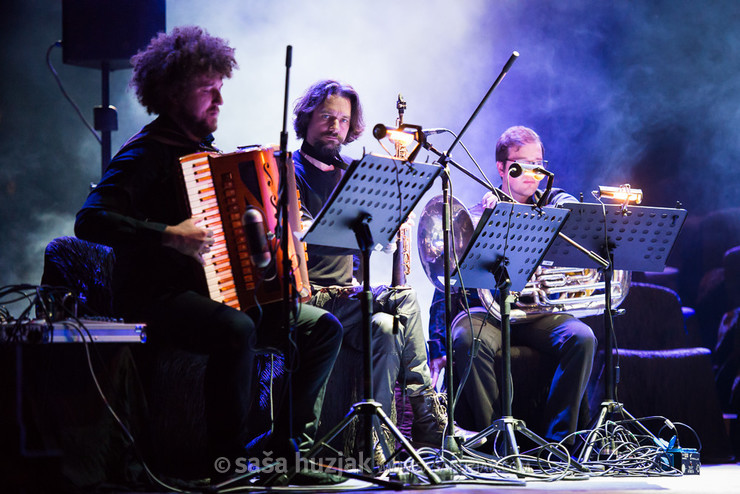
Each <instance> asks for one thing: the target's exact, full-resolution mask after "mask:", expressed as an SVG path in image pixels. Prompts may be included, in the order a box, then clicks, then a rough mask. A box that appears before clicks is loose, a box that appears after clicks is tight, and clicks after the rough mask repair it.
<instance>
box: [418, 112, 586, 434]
mask: <svg viewBox="0 0 740 494" xmlns="http://www.w3.org/2000/svg"><path fill="white" fill-rule="evenodd" d="M543 156H544V146H543V145H542V141H541V140H540V137H539V136H538V135H537V133H535V132H534V131H533V130H532V129H529V128H527V127H521V126H517V127H511V128H509V129H507V130H506V131H505V132H504V133H503V134H502V135H501V137H499V139H498V142H497V143H496V168H497V170H498V173H499V175H500V176H501V180H502V189H503V191H504V192H505V193H506V194H509V195H510V196H511V197H512V198H513V199H514V200H515V201H517V202H519V203H523V204H535V203H537V202H538V201H539V200H540V198H541V196H542V194H543V193H544V192H543V191H542V190H538V189H537V185H538V184H539V182H540V180H541V179H542V178H543V177H544V176H543V175H541V174H540V175H538V176H533V175H534V173H531V172H527V171H526V170H528V169H529V170H531V169H532V168H534V167H537V166H542V167H544V166H545V164H546V162H545V161H544V160H543ZM514 163H517V165H514V168H515V169H516V170H517V172H519V174H518V176H516V177H513V176H511V174H510V169H511V168H512V165H513V164H514ZM522 165H523V166H522ZM514 175H517V173H514ZM506 200H508V198H507V199H506ZM498 201H499V198H498V196H497V194H495V193H494V192H488V193H487V194H486V195H485V196H484V197H483V200H482V203H481V204H479V205H478V206H476V207H480V208H492V207H494V206H495V205H496V203H497V202H498ZM566 202H577V201H576V199H575V198H574V197H573V196H571V195H570V194H567V193H566V192H564V191H563V190H561V189H552V190H551V192H550V194H549V195H548V197H546V198H545V200H544V201H543V204H544V205H547V206H557V205H560V204H563V203H566ZM474 209H475V208H474ZM467 297H468V304H469V305H470V306H471V307H473V306H482V305H483V304H482V303H481V301H480V299H479V298H478V296H477V294H475V292H471V293H469V294H468V295H467ZM452 298H453V304H452V306H453V307H452V317H453V318H454V317H455V315H456V313H460V312H462V310H463V307H464V305H463V303H462V302H463V300H462V295H461V294H460V293H459V291H458V292H455V291H453V297H452ZM475 315H476V316H479V315H480V314H475ZM481 317H482V316H481ZM429 321H430V322H429V324H430V327H429V336H430V342H429V352H430V358H431V369H432V376H433V378H434V380H435V381H436V379H437V377H438V376H439V372H440V370H441V369H443V368H444V366H445V363H446V358H447V357H446V355H445V346H444V332H445V314H444V294H443V293H442V292H441V291H439V290H437V291H435V294H434V299H433V301H432V305H431V308H430V318H429ZM459 321H460V322H459V323H456V324H455V325H454V326H453V327H452V328H451V331H452V339H453V351H454V355H455V360H454V373H453V377H455V378H457V379H459V378H460V377H461V376H463V375H464V373H465V370H466V369H467V368H468V366H472V367H471V370H470V374H469V376H468V378H467V381H466V382H465V383H464V387H463V389H462V391H461V396H460V400H459V401H458V405H457V408H456V412H455V413H456V415H455V416H456V418H457V419H458V420H459V422H460V424H461V425H462V426H464V427H467V428H471V429H473V430H483V429H485V428H486V427H488V426H489V425H491V424H492V423H493V422H494V421H495V420H496V419H497V418H499V416H500V413H501V409H502V408H501V403H500V388H499V384H498V382H497V380H496V373H495V365H497V364H496V363H495V362H494V360H495V359H497V358H500V356H501V330H500V329H499V328H500V322H499V321H498V320H496V319H494V318H493V317H492V316H491V315H490V314H489V315H486V316H485V317H484V320H482V321H481V320H480V319H478V320H475V319H474V322H473V328H471V327H470V323H469V320H468V318H467V317H461V318H459ZM474 338H479V339H480V347H479V349H478V350H477V357H475V358H474V359H472V362H471V351H472V349H473V340H474ZM511 344H512V345H526V346H529V347H532V348H535V349H537V350H538V351H540V352H542V353H544V354H547V355H551V356H552V357H554V359H555V361H556V362H557V370H556V371H555V377H554V378H553V381H552V383H551V385H550V390H549V394H548V396H547V402H546V404H545V414H546V417H545V423H547V429H546V430H545V431H543V433H541V435H543V437H544V438H545V439H546V440H548V441H554V442H559V441H562V440H563V439H566V438H567V440H566V441H565V444H573V442H574V438H573V437H572V436H571V437H568V436H569V434H571V433H573V432H574V431H575V430H576V429H577V427H578V418H579V417H578V415H579V410H580V405H581V400H582V399H583V396H584V393H585V391H586V385H587V383H588V380H589V377H590V375H591V367H592V365H593V359H594V353H595V351H596V337H595V336H594V334H593V331H592V330H591V328H589V327H588V326H587V325H586V324H584V323H583V322H581V321H580V320H578V319H576V318H575V317H573V316H571V315H569V314H544V315H532V316H529V317H527V318H525V319H524V320H518V321H516V322H512V325H511ZM458 384H459V383H457V382H456V383H455V385H458Z"/></svg>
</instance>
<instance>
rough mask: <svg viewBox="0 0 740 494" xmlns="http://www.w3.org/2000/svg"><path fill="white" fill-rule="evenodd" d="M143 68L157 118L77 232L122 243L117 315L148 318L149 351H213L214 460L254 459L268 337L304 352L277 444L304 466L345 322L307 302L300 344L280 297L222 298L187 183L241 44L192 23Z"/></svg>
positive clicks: (139, 75) (116, 165) (145, 56)
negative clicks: (252, 428) (186, 172)
mask: <svg viewBox="0 0 740 494" xmlns="http://www.w3.org/2000/svg"><path fill="white" fill-rule="evenodd" d="M132 64H133V67H134V69H133V77H132V81H131V86H132V87H133V88H134V90H135V91H136V95H137V97H138V99H139V101H140V102H141V103H142V105H144V106H145V107H146V109H147V110H148V112H149V113H153V114H157V115H158V117H157V118H156V119H155V120H154V121H152V122H151V123H150V124H148V125H146V126H145V127H144V128H143V129H142V130H141V131H140V132H139V133H138V134H137V135H135V136H134V137H132V138H131V139H130V140H129V141H128V142H127V143H126V144H125V145H124V146H123V148H121V150H120V151H119V152H118V153H117V154H116V156H115V157H114V158H113V159H112V161H111V163H110V165H109V166H108V168H107V170H106V172H105V174H104V176H103V178H102V180H101V181H100V183H99V184H98V185H97V186H96V187H95V189H94V190H93V191H92V192H91V193H90V195H89V196H88V198H87V201H86V202H85V204H84V206H83V207H82V209H81V210H80V212H79V213H78V214H77V221H76V223H75V233H76V234H77V235H78V236H79V237H80V238H83V239H86V240H90V241H92V242H97V243H101V244H105V245H108V246H111V247H112V248H113V250H114V252H115V258H116V261H115V266H114V273H113V283H114V287H113V291H114V300H113V302H114V306H115V310H116V312H117V314H120V315H121V316H122V317H124V319H125V320H127V321H143V322H145V323H147V327H148V337H149V339H148V342H147V344H148V345H167V346H176V347H179V348H183V349H185V350H188V351H191V352H195V353H198V354H205V355H208V356H209V359H208V364H207V368H206V371H205V383H204V388H205V389H204V394H205V408H206V410H205V411H206V426H207V441H208V454H209V456H210V458H212V459H213V460H215V459H217V458H221V457H224V458H228V459H231V460H232V463H231V464H232V465H233V464H234V463H233V460H234V459H236V458H240V457H244V456H245V450H244V447H245V446H246V444H247V440H248V431H247V425H248V424H247V417H248V411H249V407H250V404H251V402H252V398H253V396H252V391H251V383H252V379H253V362H254V355H255V351H256V348H255V341H256V340H257V335H258V334H259V336H260V338H259V339H260V340H262V341H263V342H264V343H265V344H266V345H269V346H271V347H277V348H281V349H287V348H288V345H289V344H291V345H295V350H294V351H296V352H297V354H298V361H299V364H298V367H297V368H296V369H295V372H294V376H295V378H294V383H293V386H292V391H293V393H292V400H293V404H294V408H293V413H292V416H291V414H290V407H288V406H283V407H281V408H280V409H279V410H280V412H279V414H278V417H277V418H276V422H277V424H276V426H275V434H274V435H273V436H272V437H271V438H270V439H271V442H270V444H269V445H268V446H266V447H267V448H268V449H269V450H270V451H271V452H272V456H273V458H287V459H288V460H289V461H293V460H294V459H295V455H296V453H297V452H296V449H298V450H300V451H307V450H308V449H309V448H310V446H311V444H312V441H313V436H314V434H315V432H316V426H317V424H318V419H319V415H320V412H321V405H322V403H323V396H324V390H325V387H326V382H327V379H328V377H329V373H330V372H331V369H332V366H333V364H334V361H335V359H336V356H337V354H338V353H339V346H340V344H341V334H342V330H341V326H340V324H339V322H338V321H337V319H336V318H335V317H334V316H332V315H331V314H329V313H327V312H326V311H323V310H321V309H317V308H316V307H312V306H299V307H298V308H297V310H295V311H292V313H291V317H290V319H291V321H290V322H291V325H292V326H293V327H294V328H295V334H296V336H295V340H294V341H292V342H291V343H289V342H288V328H284V327H283V325H282V324H281V321H282V314H281V309H282V304H281V303H280V302H277V303H273V304H269V305H267V306H264V307H261V313H260V311H259V310H254V311H250V312H249V313H244V312H241V311H238V310H236V309H233V308H231V307H229V306H227V305H225V304H221V303H219V302H216V301H214V300H212V299H211V298H210V297H209V291H208V286H207V281H206V276H205V271H204V269H203V263H204V261H203V254H205V253H206V252H209V251H210V248H211V246H212V245H213V242H214V240H213V232H212V231H210V230H208V229H206V228H202V227H200V226H198V221H199V218H193V217H191V212H190V208H189V207H188V206H187V202H186V201H187V200H186V198H187V192H186V190H185V186H184V183H183V181H182V178H181V177H182V171H181V168H180V163H179V158H180V157H182V156H185V155H188V154H192V153H195V152H199V151H210V152H216V150H215V148H213V146H212V142H213V136H212V132H214V131H215V130H216V127H217V123H218V115H219V108H220V106H221V104H222V103H223V99H222V97H221V87H222V85H223V80H224V79H225V78H229V77H231V73H232V70H233V69H234V68H236V60H235V58H234V49H233V48H231V47H229V46H228V44H227V43H226V42H225V41H224V40H223V39H221V38H216V37H213V36H210V35H209V34H208V33H206V32H205V31H203V30H202V29H201V28H199V27H194V26H187V27H181V28H175V29H173V31H172V32H171V33H170V34H165V33H160V34H159V35H158V36H157V37H156V38H154V39H152V41H151V43H150V44H149V46H148V47H147V48H146V49H145V50H143V51H141V52H139V53H138V54H136V55H135V56H134V57H133V58H132ZM257 321H261V322H257ZM291 430H292V435H290V434H289V433H288V432H289V431H291ZM219 473H224V472H221V471H219ZM225 473H228V472H225ZM304 480H306V481H308V482H313V481H314V480H316V481H321V480H322V479H316V478H309V479H304ZM329 480H332V479H329Z"/></svg>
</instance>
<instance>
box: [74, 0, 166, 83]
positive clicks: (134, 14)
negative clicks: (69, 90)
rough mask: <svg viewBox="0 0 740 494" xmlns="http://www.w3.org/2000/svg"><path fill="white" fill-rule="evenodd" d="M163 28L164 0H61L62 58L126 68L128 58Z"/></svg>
mask: <svg viewBox="0 0 740 494" xmlns="http://www.w3.org/2000/svg"><path fill="white" fill-rule="evenodd" d="M164 30H165V0H125V1H120V0H63V1H62V49H63V55H62V61H63V62H64V63H66V64H70V65H78V66H81V67H91V68H101V66H102V64H103V63H104V62H107V63H108V64H109V67H110V69H111V70H116V69H127V68H130V67H131V65H130V64H129V59H130V58H131V57H132V56H133V55H135V54H136V52H137V51H139V50H141V49H142V48H145V47H146V46H147V45H148V44H149V41H150V40H151V39H152V38H153V37H154V36H156V35H157V33H158V32H161V31H164Z"/></svg>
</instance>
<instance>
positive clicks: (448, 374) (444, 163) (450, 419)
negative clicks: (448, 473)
mask: <svg viewBox="0 0 740 494" xmlns="http://www.w3.org/2000/svg"><path fill="white" fill-rule="evenodd" d="M518 57H519V53H517V52H516V51H515V52H513V53H512V54H511V57H509V60H508V61H507V62H506V64H505V65H504V68H503V69H502V70H501V73H500V74H499V76H498V77H497V78H496V80H495V81H494V83H493V85H491V88H490V89H489V90H488V92H487V93H486V95H485V96H484V97H483V100H482V101H481V102H480V103H479V104H478V107H477V108H476V109H475V111H474V112H473V114H472V115H471V116H470V118H469V119H468V121H467V123H466V124H465V125H464V126H463V128H462V130H461V131H460V133H459V134H458V135H457V137H455V140H454V141H453V142H452V144H451V145H450V147H449V149H448V150H447V151H446V152H444V153H441V152H439V151H437V150H436V149H434V147H433V146H431V145H430V144H428V143H426V142H424V143H423V145H424V147H425V148H426V149H428V150H429V151H431V152H433V153H434V154H436V155H437V156H438V160H437V163H438V164H439V165H440V166H441V167H442V168H443V171H442V204H443V206H442V207H443V215H442V230H443V236H442V242H443V243H442V246H443V253H444V261H443V262H444V288H445V290H444V292H445V293H444V305H445V351H446V352H447V362H446V364H445V386H446V388H447V427H448V429H449V430H448V434H446V435H445V444H444V449H445V450H447V451H450V452H452V453H459V451H460V448H459V445H458V443H459V438H456V437H455V432H454V431H455V428H454V423H455V411H454V408H455V407H454V403H455V402H454V399H455V397H454V393H453V389H452V387H453V383H452V367H453V366H452V333H451V325H452V294H451V285H450V271H451V266H450V256H451V252H452V249H451V248H450V245H451V244H450V229H451V225H450V218H451V216H450V215H451V210H452V206H451V196H450V183H449V166H448V164H452V165H454V166H455V167H456V168H457V169H459V170H461V171H463V172H464V173H466V174H467V175H468V176H469V177H471V178H473V179H475V180H476V181H478V182H479V183H482V184H483V185H484V186H485V187H486V188H490V185H489V184H485V183H483V182H481V181H480V180H479V179H478V178H477V177H475V176H473V175H472V174H470V173H469V172H468V171H467V170H465V168H463V167H462V166H460V165H458V164H457V163H455V162H454V161H453V160H452V159H450V154H451V153H452V150H453V149H454V148H455V146H457V143H458V142H460V140H461V139H462V136H463V135H464V134H465V132H466V131H467V130H468V127H470V124H471V123H472V122H473V120H474V119H475V117H476V116H477V115H478V113H479V112H480V110H481V109H482V108H483V105H484V104H485V102H486V101H487V100H488V97H489V96H490V95H491V93H493V91H494V90H495V89H496V88H497V87H498V85H499V84H500V83H501V81H502V80H503V79H504V77H505V76H506V74H507V73H508V72H509V69H510V68H511V66H512V65H513V63H514V62H515V61H516V59H517V58H518Z"/></svg>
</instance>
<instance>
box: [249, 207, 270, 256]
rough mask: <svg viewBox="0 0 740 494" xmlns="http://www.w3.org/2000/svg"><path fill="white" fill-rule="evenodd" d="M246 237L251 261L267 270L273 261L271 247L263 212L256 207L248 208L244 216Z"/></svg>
mask: <svg viewBox="0 0 740 494" xmlns="http://www.w3.org/2000/svg"><path fill="white" fill-rule="evenodd" d="M242 226H244V236H245V237H246V238H247V245H248V248H249V259H250V260H251V261H252V264H253V265H254V266H256V267H258V268H265V267H267V265H268V264H270V261H271V260H272V254H270V247H269V245H268V243H267V235H266V234H265V225H264V218H263V216H262V212H261V211H260V210H259V209H257V208H255V207H254V206H247V209H246V211H244V214H243V215H242Z"/></svg>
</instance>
